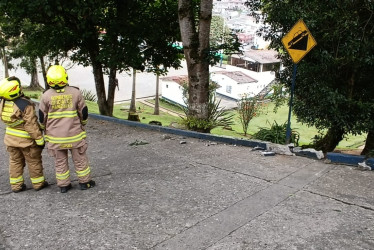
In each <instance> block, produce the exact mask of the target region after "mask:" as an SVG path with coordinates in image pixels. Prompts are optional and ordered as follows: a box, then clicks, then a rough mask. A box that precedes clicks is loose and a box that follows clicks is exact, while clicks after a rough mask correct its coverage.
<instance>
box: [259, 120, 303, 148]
mask: <svg viewBox="0 0 374 250" xmlns="http://www.w3.org/2000/svg"><path fill="white" fill-rule="evenodd" d="M266 123H268V124H269V125H270V128H265V127H262V128H260V130H259V131H258V132H257V133H255V134H254V135H253V138H254V139H257V140H262V141H270V142H273V143H277V144H284V143H285V142H286V131H287V122H285V123H284V124H281V125H279V124H278V123H277V122H276V121H274V123H273V124H270V123H269V121H267V122H266ZM290 139H291V140H290V141H291V143H294V145H295V146H298V145H299V139H300V134H299V132H297V131H295V130H293V129H291V138H290Z"/></svg>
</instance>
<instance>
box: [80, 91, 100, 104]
mask: <svg viewBox="0 0 374 250" xmlns="http://www.w3.org/2000/svg"><path fill="white" fill-rule="evenodd" d="M81 93H82V95H83V98H84V100H86V101H91V102H96V101H97V98H96V95H95V94H94V93H92V92H91V91H90V90H85V89H81Z"/></svg>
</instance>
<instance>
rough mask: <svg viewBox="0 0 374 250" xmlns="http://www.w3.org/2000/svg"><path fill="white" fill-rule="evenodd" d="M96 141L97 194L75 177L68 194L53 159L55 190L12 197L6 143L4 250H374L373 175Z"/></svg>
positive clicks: (221, 151) (164, 143) (115, 134)
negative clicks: (59, 183) (81, 187)
mask: <svg viewBox="0 0 374 250" xmlns="http://www.w3.org/2000/svg"><path fill="white" fill-rule="evenodd" d="M0 127H1V130H4V125H3V124H1V125H0ZM87 132H88V141H89V148H88V156H89V158H90V163H91V167H92V170H93V175H94V179H95V181H96V183H97V186H96V187H95V188H93V189H90V190H87V191H81V190H78V188H77V185H78V183H77V182H76V178H75V176H74V174H72V177H73V179H74V182H73V189H72V190H70V191H69V192H68V193H67V194H61V193H59V189H58V187H57V186H56V185H55V183H56V181H55V174H54V167H53V159H52V158H51V157H49V156H48V155H47V152H46V150H44V152H43V157H44V158H43V160H44V166H45V175H46V177H47V180H48V181H49V182H50V183H51V184H52V185H51V186H50V187H48V188H46V189H43V190H41V191H39V192H35V191H34V190H32V189H28V190H27V191H25V192H21V193H18V194H14V193H11V192H10V187H9V177H8V156H7V153H6V151H5V147H4V145H3V144H1V146H0V157H1V158H0V159H1V161H0V200H1V206H0V249H1V250H3V249H176V250H178V249H188V250H189V249H209V250H213V249H214V250H217V249H222V250H224V249H374V188H373V186H374V172H373V171H359V170H357V168H355V167H350V166H344V165H336V164H325V163H324V162H323V161H321V160H314V159H310V158H304V157H298V156H285V155H275V156H263V155H261V152H260V151H252V148H250V147H242V146H235V145H229V144H224V143H212V142H209V141H204V140H200V139H196V138H190V137H181V136H178V135H172V134H165V133H163V132H158V131H155V130H148V129H144V128H139V127H130V126H126V125H122V124H117V123H114V122H110V121H103V120H99V119H94V118H92V117H91V118H90V119H89V123H88V125H87ZM0 140H1V141H2V140H3V133H1V134H0ZM184 142H185V143H184ZM130 145H133V146H130ZM71 172H72V173H73V172H74V169H73V167H72V165H71ZM25 179H26V185H27V186H28V187H31V185H30V181H29V179H28V174H27V173H26V174H25Z"/></svg>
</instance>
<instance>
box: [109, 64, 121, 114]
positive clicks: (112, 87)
mask: <svg viewBox="0 0 374 250" xmlns="http://www.w3.org/2000/svg"><path fill="white" fill-rule="evenodd" d="M116 76H117V70H116V69H115V68H113V69H110V72H109V83H108V100H107V103H108V109H109V116H113V106H114V96H115V93H116V86H117V85H118V80H117V78H116Z"/></svg>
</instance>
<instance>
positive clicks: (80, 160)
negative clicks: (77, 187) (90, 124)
mask: <svg viewBox="0 0 374 250" xmlns="http://www.w3.org/2000/svg"><path fill="white" fill-rule="evenodd" d="M69 151H70V152H71V156H72V158H73V163H74V167H75V172H76V174H77V177H78V181H79V183H86V182H89V181H90V180H91V170H90V167H89V165H88V159H87V155H86V151H87V143H86V144H84V145H83V146H81V147H79V148H70V149H49V150H48V152H49V154H50V155H51V156H53V157H54V159H55V167H56V179H57V186H58V187H66V186H68V185H69V184H70V183H71V181H70V170H69V160H68V155H69Z"/></svg>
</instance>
